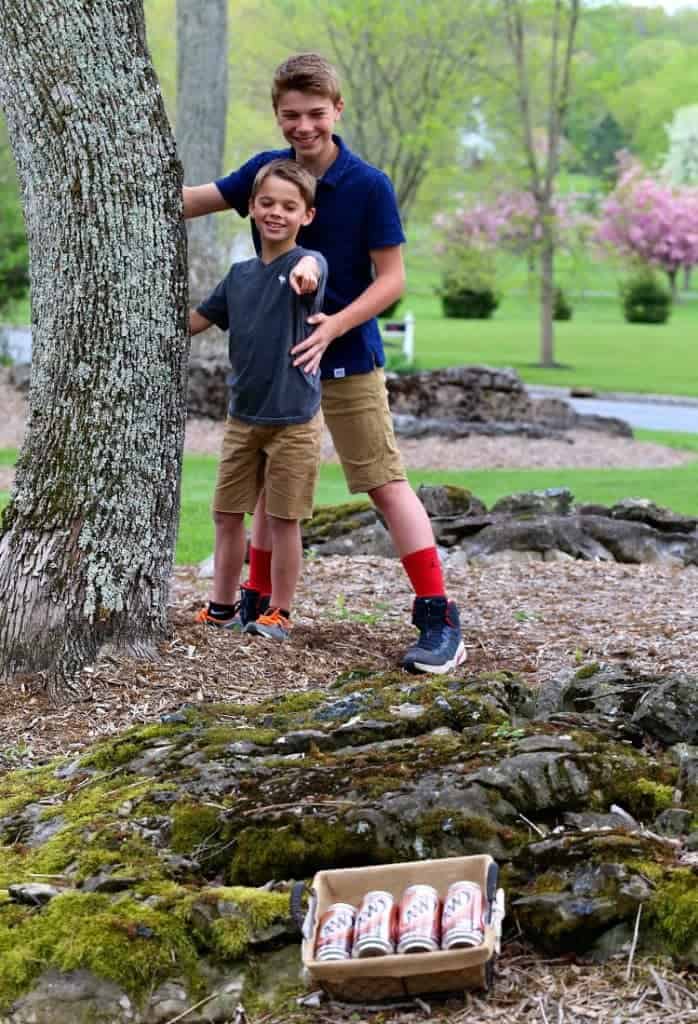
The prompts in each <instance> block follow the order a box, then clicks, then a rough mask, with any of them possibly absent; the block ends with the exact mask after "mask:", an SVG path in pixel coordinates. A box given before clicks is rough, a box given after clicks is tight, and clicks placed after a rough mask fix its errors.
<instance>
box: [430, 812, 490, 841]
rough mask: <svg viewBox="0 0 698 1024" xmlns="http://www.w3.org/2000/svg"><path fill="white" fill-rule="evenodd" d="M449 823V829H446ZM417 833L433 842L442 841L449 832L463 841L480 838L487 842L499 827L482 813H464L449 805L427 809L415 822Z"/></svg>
mask: <svg viewBox="0 0 698 1024" xmlns="http://www.w3.org/2000/svg"><path fill="white" fill-rule="evenodd" d="M444 825H447V830H446V829H444ZM415 831H416V832H417V835H419V836H421V837H422V839H424V840H426V841H427V842H428V843H431V844H438V843H439V842H441V841H442V840H443V838H444V836H445V835H446V832H448V834H449V835H452V836H457V837H458V838H459V839H460V840H461V841H467V840H480V841H482V842H487V841H488V840H491V839H494V838H495V837H496V836H497V835H498V834H499V828H498V826H497V825H495V824H494V822H492V821H490V819H489V818H485V817H483V815H480V814H463V813H462V812H461V811H458V810H455V809H453V808H448V807H440V808H438V810H433V811H427V812H426V813H425V814H422V815H421V816H420V817H419V818H418V819H417V821H416V822H415Z"/></svg>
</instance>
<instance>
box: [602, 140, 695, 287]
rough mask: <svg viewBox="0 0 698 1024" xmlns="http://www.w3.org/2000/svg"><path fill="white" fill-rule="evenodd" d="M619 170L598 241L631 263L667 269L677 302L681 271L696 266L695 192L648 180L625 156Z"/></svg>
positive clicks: (605, 209)
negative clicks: (678, 278)
mask: <svg viewBox="0 0 698 1024" xmlns="http://www.w3.org/2000/svg"><path fill="white" fill-rule="evenodd" d="M621 171H622V173H621V175H620V178H619V180H618V185H617V186H616V188H615V189H614V191H613V192H612V193H611V195H610V196H609V197H608V199H607V200H606V201H605V203H604V204H603V207H602V215H603V219H602V221H601V224H600V226H599V229H598V232H597V237H598V240H599V241H600V242H602V243H605V244H607V245H610V246H612V248H614V249H615V250H616V251H617V252H619V253H620V254H621V255H622V256H625V257H627V258H629V259H630V260H633V261H635V262H639V263H641V264H645V265H646V266H651V267H658V268H659V269H661V270H663V271H665V272H666V274H667V276H668V278H669V282H670V284H671V294H672V299H674V300H676V298H677V274H678V272H679V270H680V269H681V268H682V267H683V268H685V269H690V268H691V267H694V266H696V264H698V189H688V188H683V189H680V188H677V187H675V186H673V185H671V184H670V183H668V182H665V181H661V180H659V179H657V178H652V177H650V176H649V175H648V174H646V173H645V171H644V170H643V168H642V166H641V165H640V164H639V163H638V162H637V161H634V160H632V159H629V158H628V157H627V155H626V157H625V158H623V159H622V161H621Z"/></svg>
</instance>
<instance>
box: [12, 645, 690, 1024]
mask: <svg viewBox="0 0 698 1024" xmlns="http://www.w3.org/2000/svg"><path fill="white" fill-rule="evenodd" d="M697 683H698V680H696V679H686V678H666V679H665V678H659V677H657V678H645V677H637V676H632V675H628V674H625V673H624V672H623V671H622V670H619V669H617V668H613V669H611V668H604V667H602V666H597V665H589V666H584V667H582V668H581V669H580V670H577V671H575V672H567V673H564V674H563V675H562V676H561V677H560V678H559V679H556V680H552V681H551V682H550V684H549V685H548V686H547V687H545V688H544V689H543V691H541V693H540V694H538V695H534V694H531V692H530V691H529V690H528V689H527V688H526V687H525V686H524V685H523V684H522V683H520V682H519V680H518V679H517V678H515V677H514V676H512V675H510V674H507V673H501V674H497V675H496V676H488V677H485V678H482V677H477V676H469V675H468V674H467V673H461V674H458V675H456V676H454V677H448V678H444V679H415V678H414V677H409V676H407V675H405V674H403V673H400V672H395V673H389V674H382V675H370V674H366V673H363V672H361V671H360V670H357V671H355V672H352V673H350V674H349V676H348V677H347V678H345V679H341V678H340V679H338V680H337V681H336V683H335V684H334V685H333V686H331V687H330V688H329V689H328V690H327V691H325V692H320V691H316V692H307V693H299V694H293V695H290V696H288V697H286V698H284V699H278V700H273V701H267V702H266V703H262V704H258V705H251V706H244V705H213V706H211V705H208V706H207V705H203V706H197V707H193V706H185V707H183V708H182V709H181V710H180V711H178V712H175V713H171V714H167V715H164V716H163V718H162V720H161V721H160V722H157V723H154V724H151V725H146V726H142V727H139V728H136V729H131V730H130V731H128V732H125V733H124V734H123V735H121V736H117V737H115V738H113V739H110V740H108V741H102V742H100V743H98V744H96V745H95V746H94V747H92V748H91V749H89V750H88V751H86V752H85V753H84V754H83V755H82V756H81V757H79V758H74V759H72V760H66V759H62V760H58V761H56V762H53V763H51V764H47V765H46V766H44V767H41V768H38V769H35V770H32V771H28V772H26V771H25V772H16V773H9V774H7V775H5V776H4V777H3V778H2V779H0V1020H1V1021H3V1022H4V1024H29V1022H30V1021H31V1022H34V1024H42V1022H48V1021H49V1020H50V1021H51V1022H52V1024H63V1022H65V1024H67V1022H68V1021H70V1022H71V1024H76V1022H81V1021H88V1020H89V1021H109V1022H110V1024H120V1022H127V1021H129V1022H135V1024H138V1022H141V1024H149V1022H151V1021H152V1022H156V1021H169V1020H171V1019H172V1018H174V1017H176V1016H177V1015H178V1014H184V1013H185V1011H186V1010H188V1009H189V1008H190V1007H192V1006H193V1005H194V1004H199V1008H198V1009H196V1010H192V1011H191V1012H190V1013H187V1014H186V1019H187V1020H193V1021H220V1022H223V1021H229V1020H230V1019H231V1018H232V1017H233V1016H234V1009H235V1006H236V1004H237V1002H238V1000H240V999H242V1001H243V1002H244V1003H245V1005H246V1006H247V1008H248V1011H249V1009H250V1008H251V1007H255V1006H256V1007H260V1006H262V1005H264V1004H265V1002H266V1000H267V999H271V1000H272V1001H273V999H274V998H278V997H279V996H280V995H281V994H282V993H287V992H288V990H289V987H290V988H294V987H295V988H296V989H298V988H301V987H302V982H301V979H300V976H299V955H298V936H297V934H296V932H295V927H294V925H293V923H292V922H291V920H290V918H289V895H288V889H289V882H290V880H291V879H303V878H308V877H310V876H311V875H312V874H313V872H314V871H316V870H318V869H320V868H327V867H338V866H343V865H345V866H351V865H359V864H362V865H363V864H371V863H379V862H386V861H388V862H389V861H397V860H405V859H421V858H427V857H440V856H450V855H461V854H468V853H477V852H481V851H487V852H489V853H491V854H493V855H494V856H495V857H496V858H497V859H498V861H499V862H500V865H501V867H502V873H503V881H504V884H505V887H506V889H507V893H508V900H509V904H510V907H511V908H512V910H513V912H514V913H515V915H516V920H517V922H518V924H519V926H520V928H521V929H522V930H523V934H524V938H526V939H528V940H529V941H530V942H531V944H533V945H534V946H536V947H538V948H542V949H554V950H556V951H559V950H561V949H573V950H575V952H576V953H577V954H578V955H589V956H595V957H605V956H608V955H609V953H612V952H617V951H618V950H620V949H622V948H623V947H624V945H625V944H626V943H627V942H628V940H629V938H630V937H631V934H632V930H633V927H634V922H635V920H636V916H637V913H638V908H639V907H640V906H642V907H643V911H644V912H643V915H642V920H643V927H642V930H641V933H640V947H639V948H640V950H642V949H648V950H652V951H657V950H661V951H662V952H664V953H668V954H671V955H673V956H675V957H677V958H678V959H679V960H680V961H681V962H684V963H689V964H698V938H697V936H698V930H697V929H696V921H698V895H697V893H698V887H697V886H696V870H697V865H698V854H697V853H695V852H693V850H694V849H695V846H696V845H698V835H696V833H697V832H698V786H697V784H696V778H698V774H697V773H698V757H697V755H696V751H697V750H698V748H696V747H695V746H693V745H692V742H693V740H694V739H695V734H694V732H693V731H692V728H693V726H694V724H695V708H694V697H693V694H694V693H695V691H696V684H697ZM690 715H693V720H692V722H683V718H684V716H690ZM667 744H668V746H667ZM270 979H273V984H272V985H271V986H270V984H269V982H270ZM270 988H271V991H269V989H270Z"/></svg>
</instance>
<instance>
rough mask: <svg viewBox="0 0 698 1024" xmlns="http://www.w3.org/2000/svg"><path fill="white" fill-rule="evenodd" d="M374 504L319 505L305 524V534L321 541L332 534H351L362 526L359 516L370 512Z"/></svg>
mask: <svg viewBox="0 0 698 1024" xmlns="http://www.w3.org/2000/svg"><path fill="white" fill-rule="evenodd" d="M372 509H373V504H372V503H371V502H370V501H347V502H344V503H343V504H341V505H318V506H317V508H316V509H315V510H314V512H313V515H312V516H311V518H310V519H309V520H308V521H307V522H306V523H305V524H304V527H303V533H304V535H306V536H310V537H312V538H313V539H314V540H320V539H321V538H322V537H326V536H327V535H328V534H330V533H337V534H339V535H341V534H343V533H351V532H352V530H355V529H357V527H358V526H360V525H361V524H360V522H359V521H358V520H357V518H356V517H357V516H358V515H360V514H361V513H362V512H370V511H371V510H372Z"/></svg>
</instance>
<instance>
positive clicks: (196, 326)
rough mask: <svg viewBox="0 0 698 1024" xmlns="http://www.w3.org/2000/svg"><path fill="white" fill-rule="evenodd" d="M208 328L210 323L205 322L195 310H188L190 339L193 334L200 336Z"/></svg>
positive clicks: (208, 321)
mask: <svg viewBox="0 0 698 1024" xmlns="http://www.w3.org/2000/svg"><path fill="white" fill-rule="evenodd" d="M210 326H211V321H210V320H207V319H206V317H205V316H202V315H201V313H199V312H198V311H197V310H196V309H190V310H189V333H190V334H191V336H192V337H193V336H194V335H195V334H201V332H202V331H207V330H208V329H209V327H210Z"/></svg>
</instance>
